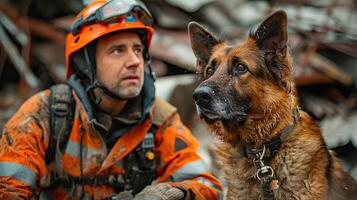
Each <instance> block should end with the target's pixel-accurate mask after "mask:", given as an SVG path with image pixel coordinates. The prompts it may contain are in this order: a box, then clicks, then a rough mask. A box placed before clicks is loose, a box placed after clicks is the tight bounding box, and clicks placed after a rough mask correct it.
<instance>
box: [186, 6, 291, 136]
mask: <svg viewBox="0 0 357 200" xmlns="http://www.w3.org/2000/svg"><path fill="white" fill-rule="evenodd" d="M188 29H189V36H190V39H191V45H192V49H193V52H194V54H195V56H196V58H197V71H198V74H200V76H201V78H202V82H201V83H200V85H199V86H198V87H197V88H196V89H195V91H194V93H193V98H194V100H195V103H196V107H197V111H198V114H199V116H200V117H201V118H203V119H204V120H205V121H206V123H207V124H208V125H209V127H210V128H211V129H213V130H214V131H215V132H216V133H217V134H218V135H221V136H222V137H223V138H224V139H225V140H227V141H228V142H231V143H236V142H239V141H241V142H245V143H257V142H258V140H266V139H269V138H270V137H273V136H274V133H272V132H274V131H275V130H276V131H279V130H278V129H279V127H280V126H281V127H283V125H282V124H281V123H289V122H290V121H291V112H292V110H293V109H294V108H295V107H296V98H295V86H294V83H293V77H292V63H291V57H290V54H289V52H288V48H287V39H288V36H287V16H286V13H285V12H284V11H277V12H275V13H273V14H272V15H271V16H269V17H268V18H267V19H266V20H264V21H263V22H262V23H261V24H260V25H259V26H258V28H257V29H256V30H255V31H251V33H250V34H249V37H247V39H246V40H245V41H244V42H243V43H242V44H228V43H227V42H225V41H223V40H221V39H219V38H218V37H217V36H215V35H214V34H212V33H211V32H209V31H208V30H207V29H206V28H204V27H203V26H201V25H200V24H198V23H195V22H191V23H190V24H189V27H188ZM267 137H268V138H267Z"/></svg>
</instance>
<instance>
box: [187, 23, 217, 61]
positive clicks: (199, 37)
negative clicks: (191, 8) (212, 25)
mask: <svg viewBox="0 0 357 200" xmlns="http://www.w3.org/2000/svg"><path fill="white" fill-rule="evenodd" d="M188 33H189V36H190V40H191V47H192V50H193V53H194V54H195V56H196V58H197V65H198V67H204V66H206V65H207V64H208V61H209V58H210V56H211V53H212V49H213V47H214V46H216V45H217V44H219V43H220V40H219V39H218V38H217V36H215V35H214V34H212V33H211V32H210V31H208V30H207V29H206V28H204V27H203V26H202V25H200V24H198V23H197V22H190V23H189V24H188Z"/></svg>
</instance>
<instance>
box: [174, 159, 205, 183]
mask: <svg viewBox="0 0 357 200" xmlns="http://www.w3.org/2000/svg"><path fill="white" fill-rule="evenodd" d="M206 172H210V169H209V167H208V166H207V165H206V163H205V162H204V161H203V160H195V161H193V162H190V163H187V164H186V165H184V166H183V167H181V168H180V169H179V170H177V171H176V172H175V174H174V175H173V176H172V178H173V181H175V182H180V181H184V180H189V179H193V178H195V177H197V176H199V175H200V174H203V173H206Z"/></svg>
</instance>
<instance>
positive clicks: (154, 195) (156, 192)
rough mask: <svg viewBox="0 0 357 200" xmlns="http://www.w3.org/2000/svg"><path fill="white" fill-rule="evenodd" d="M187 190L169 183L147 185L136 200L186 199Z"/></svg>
mask: <svg viewBox="0 0 357 200" xmlns="http://www.w3.org/2000/svg"><path fill="white" fill-rule="evenodd" d="M184 197H185V192H184V191H182V190H181V189H179V188H177V187H173V186H171V185H169V184H168V183H159V184H156V185H149V186H146V187H145V188H144V189H143V190H142V191H141V192H140V193H138V194H137V195H136V196H135V198H134V200H179V199H184Z"/></svg>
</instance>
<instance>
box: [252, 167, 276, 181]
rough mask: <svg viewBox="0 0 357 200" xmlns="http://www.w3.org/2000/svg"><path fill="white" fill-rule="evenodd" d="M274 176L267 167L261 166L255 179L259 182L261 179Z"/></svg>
mask: <svg viewBox="0 0 357 200" xmlns="http://www.w3.org/2000/svg"><path fill="white" fill-rule="evenodd" d="M273 176H274V170H273V168H271V167H270V166H268V165H265V166H262V167H260V168H259V169H258V170H257V173H256V177H257V179H258V180H259V181H260V182H261V181H262V178H265V177H269V178H272V177H273Z"/></svg>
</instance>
